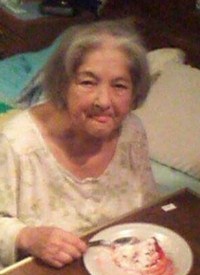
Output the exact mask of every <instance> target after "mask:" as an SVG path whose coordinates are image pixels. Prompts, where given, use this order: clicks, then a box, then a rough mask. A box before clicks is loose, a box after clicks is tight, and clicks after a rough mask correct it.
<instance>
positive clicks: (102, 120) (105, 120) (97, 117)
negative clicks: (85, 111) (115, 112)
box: [93, 115, 111, 123]
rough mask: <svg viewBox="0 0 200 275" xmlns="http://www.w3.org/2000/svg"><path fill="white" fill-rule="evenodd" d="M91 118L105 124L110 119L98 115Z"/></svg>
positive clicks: (109, 117)
mask: <svg viewBox="0 0 200 275" xmlns="http://www.w3.org/2000/svg"><path fill="white" fill-rule="evenodd" d="M93 118H94V119H95V120H96V121H98V122H101V123H106V122H108V121H109V120H110V119H111V116H105V115H98V116H93Z"/></svg>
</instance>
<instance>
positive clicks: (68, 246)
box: [16, 226, 87, 268]
mask: <svg viewBox="0 0 200 275" xmlns="http://www.w3.org/2000/svg"><path fill="white" fill-rule="evenodd" d="M16 248H17V250H18V251H19V252H20V253H22V254H26V255H32V256H35V257H37V258H39V259H41V260H43V261H44V262H46V263H47V264H49V265H51V266H54V267H57V268H60V267H63V266H64V265H65V264H67V263H71V262H72V261H73V260H74V259H78V258H79V257H81V256H82V254H83V253H84V252H85V251H86V249H87V245H86V244H85V243H84V242H83V241H82V240H81V239H80V238H79V237H77V236H76V235H74V234H72V233H69V232H66V231H64V230H63V229H60V228H56V227H47V226H41V227H25V228H24V229H22V230H21V231H20V233H19V234H18V236H17V240H16Z"/></svg>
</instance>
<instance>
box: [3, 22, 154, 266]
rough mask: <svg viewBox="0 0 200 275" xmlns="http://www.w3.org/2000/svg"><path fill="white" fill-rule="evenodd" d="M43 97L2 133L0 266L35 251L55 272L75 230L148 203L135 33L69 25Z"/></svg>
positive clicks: (76, 248) (71, 247)
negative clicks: (138, 114) (138, 108)
mask: <svg viewBox="0 0 200 275" xmlns="http://www.w3.org/2000/svg"><path fill="white" fill-rule="evenodd" d="M43 84H44V86H43V87H44V91H45V93H46V99H47V100H46V101H45V102H43V103H41V104H38V105H35V106H34V107H31V108H29V109H28V110H25V111H23V112H22V113H20V114H18V115H17V116H16V117H15V118H13V119H12V120H11V121H10V122H9V123H8V124H7V125H6V127H5V128H4V129H3V131H2V132H1V135H0V160H1V170H0V178H1V184H0V214H1V217H0V261H1V262H2V264H3V265H8V264H11V263H13V262H14V261H15V260H17V259H20V258H21V257H24V256H28V255H33V256H35V257H37V258H40V259H42V260H43V261H44V262H46V263H48V264H50V265H52V266H54V267H62V266H63V265H65V264H66V263H70V262H71V261H73V260H74V259H76V258H78V257H81V255H82V254H83V253H84V252H85V251H86V249H87V245H86V244H85V243H84V242H83V240H81V236H82V234H85V233H86V232H88V231H89V230H91V229H94V228H95V227H97V226H99V225H102V224H104V223H106V222H108V221H109V220H110V219H113V218H115V217H117V216H119V215H121V214H124V213H127V212H128V211H130V210H135V209H137V208H138V207H142V206H144V205H145V203H148V202H149V201H150V200H151V199H152V198H154V197H155V194H156V191H155V182H154V179H153V176H152V171H151V168H150V163H149V159H148V149H147V141H146V136H145V132H144V130H143V127H142V125H141V122H140V121H139V119H138V118H137V117H136V116H135V115H134V114H133V113H132V112H130V111H131V110H132V109H134V108H137V107H138V106H139V105H140V104H141V103H142V102H143V101H144V99H145V98H146V95H147V92H148V89H149V72H148V66H147V60H146V52H145V50H144V48H143V46H142V43H141V41H140V39H139V37H138V35H137V34H136V33H135V31H134V29H133V28H129V27H128V26H126V25H125V24H121V22H117V21H102V22H96V23H92V24H86V25H84V26H76V27H72V28H70V29H68V30H67V31H66V34H65V36H64V37H63V41H62V42H61V45H60V47H59V48H58V49H57V51H56V52H55V54H54V55H53V56H52V57H51V59H50V60H49V62H48V63H47V65H46V68H45V70H44V83H43Z"/></svg>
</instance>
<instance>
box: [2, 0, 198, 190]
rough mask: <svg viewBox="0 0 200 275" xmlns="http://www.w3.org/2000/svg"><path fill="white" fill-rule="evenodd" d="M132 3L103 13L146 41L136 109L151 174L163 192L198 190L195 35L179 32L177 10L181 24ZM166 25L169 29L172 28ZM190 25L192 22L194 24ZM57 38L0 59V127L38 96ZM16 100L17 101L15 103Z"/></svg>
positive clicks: (196, 56) (170, 17)
mask: <svg viewBox="0 0 200 275" xmlns="http://www.w3.org/2000/svg"><path fill="white" fill-rule="evenodd" d="M129 2H130V3H129ZM133 2H134V3H137V2H138V1H127V4H126V5H124V4H123V3H122V1H118V2H117V3H116V1H114V0H113V1H112V0H111V1H108V4H107V5H105V10H104V11H103V12H102V15H101V17H102V18H103V19H104V18H108V17H109V18H121V17H122V16H124V17H126V19H125V20H129V21H130V22H131V23H133V24H134V25H135V27H136V28H138V30H139V31H140V32H141V34H142V36H143V38H144V41H145V43H146V46H147V49H148V59H149V65H150V72H151V79H152V85H151V89H150V93H149V96H148V98H147V100H146V102H145V103H144V105H143V106H142V107H141V108H140V109H138V110H136V111H134V112H135V113H136V114H137V115H138V116H139V117H140V118H141V120H142V121H143V124H144V126H145V128H146V132H147V136H148V140H149V151H150V158H151V164H152V169H153V173H154V176H155V179H156V181H157V182H158V186H159V190H160V191H161V194H162V195H166V194H169V193H172V192H174V191H176V190H178V189H180V188H184V187H189V188H191V189H193V190H194V191H196V192H198V193H200V153H199V152H200V138H199V137H200V123H199V117H200V53H199V52H200V51H199V47H200V46H199V44H198V43H199V39H197V40H196V34H195V33H194V34H193V35H191V32H190V29H187V32H186V31H183V28H181V27H180V20H181V17H180V14H179V19H178V20H179V21H178V22H179V23H177V19H175V17H173V14H172V12H171V11H169V14H168V15H167V14H165V18H164V19H165V20H164V19H163V18H161V17H160V15H158V14H157V15H156V12H155V13H154V14H153V16H152V17H151V16H150V15H149V12H150V10H146V12H145V9H143V8H144V7H142V6H140V5H141V3H144V1H139V2H138V3H140V4H138V6H137V4H135V5H134V6H133ZM157 2H159V1H157ZM169 2H170V3H173V2H176V3H178V2H177V1H169ZM120 3H121V6H120ZM131 3H132V4H131ZM153 3H154V6H155V7H154V8H155V9H156V8H158V7H156V5H155V3H156V1H152V5H153ZM160 3H162V1H160ZM113 5H114V6H113ZM114 7H115V8H114ZM170 7H171V6H170ZM161 8H162V6H159V9H161ZM178 8H179V5H178ZM113 10H114V11H115V12H113ZM170 12H171V13H170ZM177 12H178V11H177ZM111 15H112V16H111ZM185 16H186V17H188V16H189V15H188V14H187V15H185ZM173 20H174V21H173ZM175 20H176V21H175ZM164 21H166V22H167V24H164V23H163V22H164ZM199 21H200V20H199ZM192 22H194V21H192ZM169 23H170V24H169ZM169 25H170V26H173V28H171V29H170V27H169ZM198 26H199V25H198ZM198 26H197V27H198ZM190 27H194V23H192V24H190ZM197 27H196V26H195V28H197ZM195 28H194V29H192V30H195ZM59 40H60V37H58V38H57V39H56V41H55V42H54V43H53V44H52V45H50V46H49V47H48V48H46V49H43V50H41V51H38V52H34V53H23V54H19V55H16V56H12V57H10V58H7V59H5V60H2V61H0V96H1V98H0V100H1V102H2V103H3V104H7V105H6V106H9V108H8V109H6V111H7V112H6V114H5V109H4V114H1V116H0V127H2V124H3V123H6V121H7V119H9V118H10V117H12V116H13V115H15V114H16V112H19V111H20V108H26V107H27V106H29V105H31V104H35V103H36V102H37V101H38V100H39V98H40V95H41V94H40V92H41V91H40V90H39V89H38V87H39V85H38V83H39V81H40V77H41V75H42V66H43V65H44V64H45V62H46V60H47V59H48V57H49V56H50V55H51V53H52V52H53V51H54V49H55V48H56V46H57V44H58V42H59ZM197 50H198V51H197ZM19 98H20V100H19ZM16 101H18V105H15V104H16ZM16 106H17V108H16ZM10 108H13V110H10Z"/></svg>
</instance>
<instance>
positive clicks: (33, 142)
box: [0, 110, 38, 154]
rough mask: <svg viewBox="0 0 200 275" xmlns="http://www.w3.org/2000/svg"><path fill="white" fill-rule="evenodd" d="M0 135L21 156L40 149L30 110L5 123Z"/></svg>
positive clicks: (23, 111)
mask: <svg viewBox="0 0 200 275" xmlns="http://www.w3.org/2000/svg"><path fill="white" fill-rule="evenodd" d="M0 134H1V136H2V137H4V138H5V139H6V140H7V141H8V143H9V144H10V145H11V146H12V147H13V149H14V150H15V151H17V152H18V153H20V154H23V153H24V152H27V151H28V148H32V149H35V147H38V139H37V133H36V131H35V130H34V125H33V122H32V121H31V119H30V117H29V111H28V110H21V111H19V112H18V113H16V114H15V115H13V116H12V117H10V118H9V119H8V120H7V121H5V122H4V124H3V126H2V128H1V130H0Z"/></svg>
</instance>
